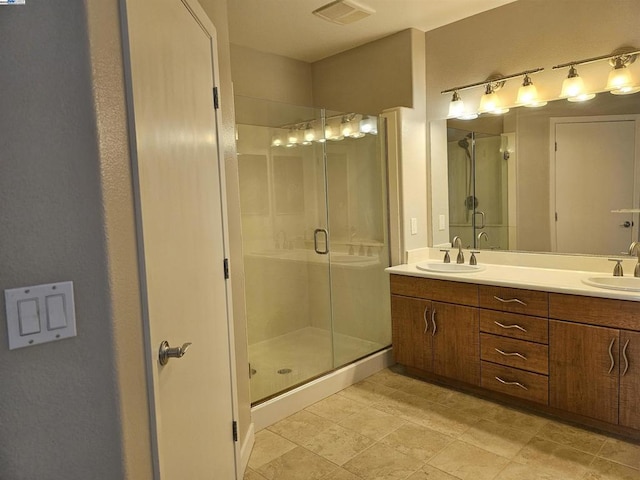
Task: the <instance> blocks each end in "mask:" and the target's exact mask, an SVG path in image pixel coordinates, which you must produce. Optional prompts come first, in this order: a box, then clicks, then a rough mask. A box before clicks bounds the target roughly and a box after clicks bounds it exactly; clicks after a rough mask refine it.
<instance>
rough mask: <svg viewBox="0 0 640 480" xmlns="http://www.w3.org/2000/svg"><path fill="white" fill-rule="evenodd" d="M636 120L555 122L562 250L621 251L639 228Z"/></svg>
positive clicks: (559, 247)
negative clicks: (613, 211)
mask: <svg viewBox="0 0 640 480" xmlns="http://www.w3.org/2000/svg"><path fill="white" fill-rule="evenodd" d="M635 130H636V126H635V122H634V121H633V120H627V121H625V120H621V121H589V122H577V123H557V124H556V125H555V137H556V152H555V153H556V155H555V177H556V178H555V185H556V187H555V199H556V203H555V214H556V222H555V225H556V241H557V248H556V251H558V252H575V253H585V254H601V255H619V254H620V252H623V251H626V250H627V249H628V248H629V244H630V243H631V241H632V240H633V238H634V236H637V235H634V232H637V224H635V223H634V218H635V219H636V222H637V215H634V214H631V213H627V214H621V213H612V210H620V209H631V208H638V205H637V200H636V198H635V194H634V189H635V180H634V179H635V177H636V173H635Z"/></svg>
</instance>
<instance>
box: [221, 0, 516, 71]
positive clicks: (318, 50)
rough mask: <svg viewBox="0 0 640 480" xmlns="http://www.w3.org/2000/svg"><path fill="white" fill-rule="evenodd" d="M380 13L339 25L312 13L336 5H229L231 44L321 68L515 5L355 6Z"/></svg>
mask: <svg viewBox="0 0 640 480" xmlns="http://www.w3.org/2000/svg"><path fill="white" fill-rule="evenodd" d="M355 1H356V2H357V3H359V4H360V5H363V6H365V7H369V8H371V9H373V10H375V12H376V13H374V14H373V15H371V16H370V17H367V18H365V19H363V20H361V21H359V22H355V23H352V24H350V25H337V24H334V23H331V22H328V21H326V20H323V19H321V18H319V17H316V16H315V15H313V14H312V13H311V12H313V10H315V9H317V8H319V7H321V6H323V5H326V4H327V3H329V2H330V0H229V1H228V11H229V36H230V40H231V43H234V44H236V45H240V46H243V47H249V48H252V49H254V50H259V51H262V52H268V53H275V54H278V55H283V56H285V57H289V58H295V59H297V60H302V61H305V62H315V61H317V60H320V59H322V58H325V57H328V56H331V55H334V54H336V53H339V52H343V51H345V50H349V49H350V48H354V47H356V46H359V45H363V44H365V43H368V42H371V41H373V40H377V39H379V38H382V37H386V36H387V35H391V34H393V33H396V32H399V31H401V30H404V29H406V28H417V29H418V30H422V31H425V32H426V31H428V30H433V29H434V28H438V27H441V26H443V25H447V24H449V23H452V22H455V21H457V20H460V19H462V18H465V17H470V16H472V15H475V14H478V13H480V12H483V11H485V10H490V9H492V8H496V7H499V6H501V5H504V4H506V3H510V2H512V1H514V0H355Z"/></svg>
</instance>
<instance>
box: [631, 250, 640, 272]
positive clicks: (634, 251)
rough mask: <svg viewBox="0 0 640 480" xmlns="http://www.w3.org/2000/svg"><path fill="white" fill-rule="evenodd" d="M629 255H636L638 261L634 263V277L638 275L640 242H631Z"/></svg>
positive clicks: (639, 269)
mask: <svg viewBox="0 0 640 480" xmlns="http://www.w3.org/2000/svg"><path fill="white" fill-rule="evenodd" d="M629 255H637V256H638V263H636V268H634V270H633V276H634V277H640V242H631V245H630V246H629Z"/></svg>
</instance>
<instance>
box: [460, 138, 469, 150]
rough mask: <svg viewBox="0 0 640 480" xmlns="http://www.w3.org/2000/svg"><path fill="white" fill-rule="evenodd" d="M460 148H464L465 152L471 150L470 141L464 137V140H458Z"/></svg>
mask: <svg viewBox="0 0 640 480" xmlns="http://www.w3.org/2000/svg"><path fill="white" fill-rule="evenodd" d="M458 146H459V147H460V148H464V149H465V150H466V149H468V148H469V139H468V138H467V137H464V138H463V139H462V140H458Z"/></svg>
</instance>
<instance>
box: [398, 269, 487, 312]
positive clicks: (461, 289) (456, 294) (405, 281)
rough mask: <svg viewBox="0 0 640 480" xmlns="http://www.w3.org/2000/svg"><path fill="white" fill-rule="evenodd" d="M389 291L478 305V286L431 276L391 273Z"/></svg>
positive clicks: (428, 298)
mask: <svg viewBox="0 0 640 480" xmlns="http://www.w3.org/2000/svg"><path fill="white" fill-rule="evenodd" d="M390 282H391V293H393V294H395V295H403V296H405V297H417V298H424V299H427V300H436V301H438V302H445V303H456V304H458V305H468V306H470V307H477V306H478V286H477V285H474V284H472V283H463V282H448V281H446V280H434V279H432V278H421V277H409V276H406V275H391V278H390Z"/></svg>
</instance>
